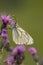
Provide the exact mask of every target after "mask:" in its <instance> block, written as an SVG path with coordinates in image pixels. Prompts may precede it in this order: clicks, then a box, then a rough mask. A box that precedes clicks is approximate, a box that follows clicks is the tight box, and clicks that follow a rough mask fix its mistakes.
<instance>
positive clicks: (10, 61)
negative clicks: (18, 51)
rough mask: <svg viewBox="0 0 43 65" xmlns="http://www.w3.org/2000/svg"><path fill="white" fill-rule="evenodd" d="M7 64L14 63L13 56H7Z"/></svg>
mask: <svg viewBox="0 0 43 65" xmlns="http://www.w3.org/2000/svg"><path fill="white" fill-rule="evenodd" d="M7 62H8V63H11V64H13V63H14V57H13V56H9V57H8V58H7Z"/></svg>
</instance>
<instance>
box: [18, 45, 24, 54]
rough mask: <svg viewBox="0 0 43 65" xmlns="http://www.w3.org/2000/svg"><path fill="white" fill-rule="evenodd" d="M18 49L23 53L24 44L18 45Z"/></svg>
mask: <svg viewBox="0 0 43 65" xmlns="http://www.w3.org/2000/svg"><path fill="white" fill-rule="evenodd" d="M18 51H19V52H21V53H24V52H25V46H24V45H20V46H18Z"/></svg>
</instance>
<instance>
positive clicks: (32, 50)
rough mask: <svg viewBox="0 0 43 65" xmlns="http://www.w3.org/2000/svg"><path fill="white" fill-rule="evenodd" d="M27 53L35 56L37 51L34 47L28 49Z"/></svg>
mask: <svg viewBox="0 0 43 65" xmlns="http://www.w3.org/2000/svg"><path fill="white" fill-rule="evenodd" d="M28 52H29V53H30V54H36V53H37V50H36V49H35V48H34V47H31V48H29V49H28Z"/></svg>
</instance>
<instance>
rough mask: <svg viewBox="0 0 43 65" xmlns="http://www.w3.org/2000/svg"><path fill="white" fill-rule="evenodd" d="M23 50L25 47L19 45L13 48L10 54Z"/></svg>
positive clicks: (22, 51)
mask: <svg viewBox="0 0 43 65" xmlns="http://www.w3.org/2000/svg"><path fill="white" fill-rule="evenodd" d="M24 52H25V47H24V46H23V45H20V46H17V47H16V48H14V49H13V51H12V54H14V55H15V54H18V53H24Z"/></svg>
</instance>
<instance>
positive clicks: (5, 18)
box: [1, 15, 14, 25]
mask: <svg viewBox="0 0 43 65" xmlns="http://www.w3.org/2000/svg"><path fill="white" fill-rule="evenodd" d="M1 20H2V22H3V23H8V24H9V25H12V24H14V22H13V20H12V19H11V17H10V16H9V15H8V16H7V15H2V16H1Z"/></svg>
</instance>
